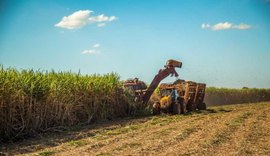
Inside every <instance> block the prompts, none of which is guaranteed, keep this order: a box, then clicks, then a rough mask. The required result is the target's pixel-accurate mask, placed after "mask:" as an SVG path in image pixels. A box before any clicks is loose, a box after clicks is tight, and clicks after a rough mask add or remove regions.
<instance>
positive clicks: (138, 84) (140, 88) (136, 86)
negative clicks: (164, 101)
mask: <svg viewBox="0 0 270 156" xmlns="http://www.w3.org/2000/svg"><path fill="white" fill-rule="evenodd" d="M181 67H182V62H180V61H176V60H172V59H171V60H168V61H167V63H166V65H165V66H164V69H160V70H159V72H158V74H157V75H156V76H155V77H154V79H153V80H152V82H151V84H150V85H149V87H148V88H147V86H146V85H145V83H144V82H143V81H139V80H138V78H135V79H130V80H127V81H125V84H124V87H126V88H129V89H131V90H133V91H135V101H136V102H141V103H142V104H144V105H146V104H147V103H148V101H149V99H150V97H151V95H152V94H153V92H154V91H155V89H156V88H157V87H158V85H159V83H160V82H161V81H162V80H163V79H165V78H166V77H168V76H169V75H171V76H175V77H178V76H179V75H178V73H177V72H176V70H175V68H181Z"/></svg>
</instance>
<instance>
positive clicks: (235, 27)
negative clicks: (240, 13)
mask: <svg viewBox="0 0 270 156" xmlns="http://www.w3.org/2000/svg"><path fill="white" fill-rule="evenodd" d="M233 28H234V29H250V28H251V26H250V25H248V24H244V23H241V24H239V25H233Z"/></svg>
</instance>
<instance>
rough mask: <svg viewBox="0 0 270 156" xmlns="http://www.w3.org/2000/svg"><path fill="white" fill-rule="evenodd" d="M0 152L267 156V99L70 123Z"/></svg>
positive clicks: (269, 133) (269, 138) (269, 111)
mask: <svg viewBox="0 0 270 156" xmlns="http://www.w3.org/2000/svg"><path fill="white" fill-rule="evenodd" d="M0 151H1V152H2V153H5V154H9V155H20V154H27V155H270V103H258V104H242V105H230V106H222V107H211V108H209V109H208V110H207V111H203V112H196V113H193V114H188V115H173V116H170V115H160V116H151V117H144V118H139V119H128V118H126V119H120V120H117V121H111V122H106V123H99V124H96V125H91V126H89V127H83V128H76V127H75V128H73V129H72V130H70V131H65V132H59V133H50V134H47V135H42V136H39V137H36V138H33V139H28V140H26V141H20V142H17V143H13V144H5V145H2V146H1V147H0ZM0 155H1V154H0Z"/></svg>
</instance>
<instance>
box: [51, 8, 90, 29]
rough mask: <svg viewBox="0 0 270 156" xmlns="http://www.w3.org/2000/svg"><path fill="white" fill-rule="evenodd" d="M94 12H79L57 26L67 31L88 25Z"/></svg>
mask: <svg viewBox="0 0 270 156" xmlns="http://www.w3.org/2000/svg"><path fill="white" fill-rule="evenodd" d="M92 12H93V11H91V10H79V11H77V12H74V13H73V14H71V15H69V16H64V17H63V18H62V20H61V21H60V22H59V23H57V24H55V26H56V27H60V28H66V29H76V28H80V27H82V26H84V25H86V24H87V23H88V18H89V16H90V14H91V13H92Z"/></svg>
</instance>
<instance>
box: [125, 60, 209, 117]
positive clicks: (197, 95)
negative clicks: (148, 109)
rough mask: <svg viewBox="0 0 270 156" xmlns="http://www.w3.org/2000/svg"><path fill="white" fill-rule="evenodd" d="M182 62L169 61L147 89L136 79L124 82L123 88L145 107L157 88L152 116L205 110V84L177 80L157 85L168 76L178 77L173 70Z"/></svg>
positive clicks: (180, 65)
mask: <svg viewBox="0 0 270 156" xmlns="http://www.w3.org/2000/svg"><path fill="white" fill-rule="evenodd" d="M181 67H182V62H180V61H176V60H173V59H170V60H168V61H167V63H166V65H165V66H164V69H160V70H159V72H158V74H157V75H155V77H154V79H153V80H152V82H151V84H150V85H149V87H147V85H146V84H145V83H144V82H143V81H140V80H139V79H138V78H135V79H129V80H127V81H125V83H124V87H125V88H128V89H130V90H132V91H133V92H134V93H135V95H134V101H135V102H136V103H138V104H142V106H146V105H147V104H148V101H149V99H150V97H151V95H152V94H153V93H154V91H155V90H156V88H157V87H159V97H160V100H159V101H154V103H153V105H152V108H153V113H154V114H159V113H160V112H161V111H162V112H167V113H173V114H180V113H186V112H191V111H195V110H196V109H198V110H203V109H206V104H205V103H204V96H205V88H206V84H204V83H196V82H193V81H185V80H181V79H178V80H176V81H175V82H174V83H162V84H161V85H160V86H159V83H160V82H161V81H162V80H163V79H165V78H166V77H168V76H169V75H171V76H175V77H178V76H179V75H178V73H177V72H176V70H175V68H181Z"/></svg>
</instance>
